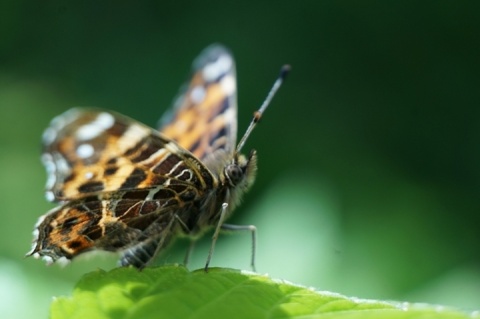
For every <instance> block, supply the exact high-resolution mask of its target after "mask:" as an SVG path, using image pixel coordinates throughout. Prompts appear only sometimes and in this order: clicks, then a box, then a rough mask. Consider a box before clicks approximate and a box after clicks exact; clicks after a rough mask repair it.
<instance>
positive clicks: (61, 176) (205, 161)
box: [27, 45, 288, 269]
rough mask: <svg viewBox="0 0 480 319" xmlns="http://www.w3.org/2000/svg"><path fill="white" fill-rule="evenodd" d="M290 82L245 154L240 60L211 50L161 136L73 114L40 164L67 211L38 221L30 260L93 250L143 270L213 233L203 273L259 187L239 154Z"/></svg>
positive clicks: (107, 115) (82, 112)
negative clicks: (175, 245)
mask: <svg viewBox="0 0 480 319" xmlns="http://www.w3.org/2000/svg"><path fill="white" fill-rule="evenodd" d="M287 72H288V66H285V67H284V68H282V72H281V74H280V76H279V78H278V79H277V81H276V82H275V84H274V86H273V88H272V90H271V92H270V94H269V95H268V97H267V99H266V100H265V102H264V104H263V105H262V107H261V108H260V109H259V110H258V111H257V112H256V113H255V116H254V119H253V120H252V122H251V124H250V126H249V128H248V129H247V132H246V133H245V135H244V137H243V138H242V140H241V141H240V143H239V144H238V146H237V147H235V143H236V135H237V105H236V76H235V65H234V60H233V57H232V55H231V54H230V52H229V51H228V50H227V49H226V48H224V47H223V46H221V45H212V46H210V47H208V48H207V49H205V50H204V52H202V54H200V56H199V57H198V58H197V59H196V60H195V62H194V65H193V75H192V77H191V80H190V82H189V83H188V85H187V86H186V88H185V89H184V90H183V92H182V94H181V95H180V97H179V98H178V99H177V101H176V102H175V105H174V107H173V109H172V110H171V112H170V113H167V114H166V115H164V116H163V118H162V119H161V121H160V124H159V127H158V129H152V128H149V127H147V126H145V125H143V124H141V123H139V122H137V121H135V120H133V119H131V118H128V117H126V116H124V115H121V114H118V113H114V112H111V111H105V110H100V109H85V108H74V109H71V110H69V111H67V112H65V113H64V114H62V115H60V116H58V117H56V118H54V119H53V120H52V122H51V123H50V126H49V127H48V128H47V129H46V130H45V132H44V134H43V154H42V162H43V164H44V165H45V167H46V170H47V175H48V179H47V185H46V188H47V192H46V197H47V199H48V200H49V201H52V202H57V203H59V204H60V206H58V207H56V208H54V209H52V210H50V211H49V212H48V213H47V214H45V215H43V216H42V217H40V219H39V220H38V222H37V224H36V226H35V230H34V240H33V247H32V250H31V251H30V252H28V253H27V256H34V257H36V258H40V257H41V258H42V259H43V260H44V261H46V263H47V264H52V263H54V262H56V261H69V260H71V259H72V258H74V257H76V256H78V255H80V254H83V253H84V252H87V251H91V250H104V251H114V252H120V253H121V257H120V261H119V263H120V265H121V266H129V265H132V266H134V267H137V268H140V269H141V268H143V267H145V266H146V265H147V264H148V263H149V262H151V260H152V259H153V258H154V257H155V256H156V255H157V253H158V252H159V251H161V250H162V249H164V248H165V247H166V246H167V245H168V244H169V243H170V242H171V241H172V240H173V239H174V238H175V237H177V236H181V235H185V236H188V237H191V238H197V237H199V236H200V235H201V234H202V233H203V232H204V231H205V230H208V229H209V228H215V232H214V235H213V239H212V244H211V248H210V252H209V255H208V257H207V262H206V266H205V269H208V265H209V263H210V259H211V257H212V254H213V250H214V247H215V242H216V240H217V237H218V234H219V232H220V230H222V229H230V230H249V231H251V232H252V237H253V239H252V244H253V249H252V267H254V258H255V227H254V226H238V225H230V224H225V223H224V221H225V220H226V219H227V218H228V217H229V216H230V215H231V213H232V211H233V209H234V208H235V207H236V206H237V205H238V204H239V201H240V198H241V196H242V194H243V193H244V192H245V191H247V190H248V189H249V187H250V186H251V185H252V184H253V181H254V179H255V173H256V170H257V155H256V152H255V151H254V150H252V151H251V152H250V154H249V155H248V156H244V155H241V154H240V150H241V148H242V147H243V145H244V143H245V141H246V139H247V137H248V135H249V134H250V132H251V131H252V129H253V128H254V127H255V125H256V123H257V122H258V120H259V119H260V118H261V115H262V113H263V112H264V110H265V109H266V107H267V105H268V104H269V102H270V100H271V99H272V97H273V95H274V94H275V92H276V91H277V89H278V88H279V86H280V84H281V83H282V81H283V79H284V78H285V76H286V74H287Z"/></svg>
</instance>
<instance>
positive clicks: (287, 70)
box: [280, 64, 292, 80]
mask: <svg viewBox="0 0 480 319" xmlns="http://www.w3.org/2000/svg"><path fill="white" fill-rule="evenodd" d="M291 69H292V67H291V66H290V65H289V64H285V65H284V66H282V68H281V69H280V78H281V79H282V80H284V79H285V78H286V77H287V75H288V73H290V70H291Z"/></svg>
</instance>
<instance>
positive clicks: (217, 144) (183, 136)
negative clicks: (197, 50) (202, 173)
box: [159, 45, 237, 170]
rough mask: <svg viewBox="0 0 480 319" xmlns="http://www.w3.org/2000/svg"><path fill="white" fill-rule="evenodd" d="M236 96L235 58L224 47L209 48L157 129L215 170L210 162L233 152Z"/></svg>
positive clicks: (202, 55) (199, 59) (201, 55)
mask: <svg viewBox="0 0 480 319" xmlns="http://www.w3.org/2000/svg"><path fill="white" fill-rule="evenodd" d="M236 94H237V86H236V75H235V62H234V59H233V57H232V55H231V54H230V52H229V51H228V50H227V49H226V48H224V47H222V46H220V45H212V46H210V47H208V48H206V49H205V50H204V51H203V52H202V53H201V54H200V55H199V57H198V58H197V59H196V60H195V61H194V63H193V75H192V77H191V79H190V82H189V83H188V84H187V85H186V86H185V88H184V89H183V90H182V93H181V94H180V95H179V97H178V98H177V99H176V102H175V103H174V107H173V109H172V111H171V112H170V113H167V114H166V115H164V116H163V118H162V119H161V120H160V125H159V130H160V132H161V133H163V134H164V135H165V136H167V137H169V138H171V139H173V140H175V141H176V142H177V143H178V144H179V145H181V146H182V147H183V148H185V149H187V150H189V151H190V152H191V153H192V154H193V155H195V156H196V157H197V158H198V159H200V160H201V161H203V162H204V163H205V164H206V166H207V167H209V168H211V169H213V170H214V168H215V166H214V165H210V164H209V163H211V162H212V161H211V160H212V159H214V158H215V157H216V156H217V155H218V154H220V153H222V154H223V153H225V154H228V155H231V154H233V152H234V149H235V143H236V138H237V97H236Z"/></svg>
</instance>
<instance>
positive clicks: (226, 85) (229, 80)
mask: <svg viewBox="0 0 480 319" xmlns="http://www.w3.org/2000/svg"><path fill="white" fill-rule="evenodd" d="M220 86H221V87H222V89H223V91H224V92H225V93H226V94H228V95H232V94H233V93H235V89H236V83H235V78H234V77H233V76H231V75H228V76H225V77H224V78H223V79H222V80H221V81H220Z"/></svg>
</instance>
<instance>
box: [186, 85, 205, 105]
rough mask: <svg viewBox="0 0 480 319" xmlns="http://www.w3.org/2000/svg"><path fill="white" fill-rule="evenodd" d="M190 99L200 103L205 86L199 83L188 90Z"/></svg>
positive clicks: (203, 96)
mask: <svg viewBox="0 0 480 319" xmlns="http://www.w3.org/2000/svg"><path fill="white" fill-rule="evenodd" d="M190 99H192V102H193V103H195V104H200V103H202V102H203V100H204V99H205V88H204V87H203V86H201V85H197V86H196V87H194V88H193V89H192V91H191V92H190Z"/></svg>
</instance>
